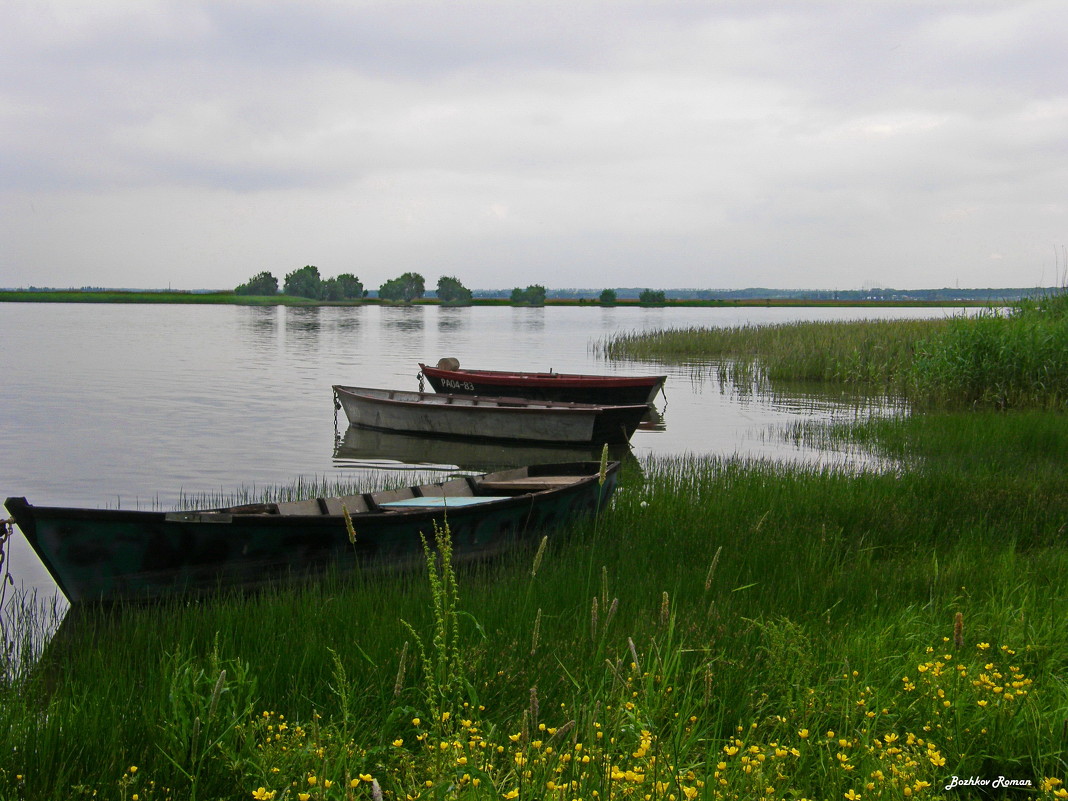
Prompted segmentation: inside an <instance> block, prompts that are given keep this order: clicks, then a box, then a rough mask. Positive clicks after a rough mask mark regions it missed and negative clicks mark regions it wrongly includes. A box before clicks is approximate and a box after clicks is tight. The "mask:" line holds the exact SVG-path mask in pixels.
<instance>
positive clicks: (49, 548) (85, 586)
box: [7, 463, 618, 604]
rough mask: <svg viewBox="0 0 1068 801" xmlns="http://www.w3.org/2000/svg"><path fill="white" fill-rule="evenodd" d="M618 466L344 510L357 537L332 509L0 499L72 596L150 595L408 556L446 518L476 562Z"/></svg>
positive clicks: (555, 522)
mask: <svg viewBox="0 0 1068 801" xmlns="http://www.w3.org/2000/svg"><path fill="white" fill-rule="evenodd" d="M587 467H588V468H589V469H590V470H593V471H596V469H597V465H596V463H593V464H587ZM617 471H618V464H613V466H612V468H611V469H610V470H609V472H608V474H607V476H606V480H605V483H604V485H603V486H602V485H601V484H600V483H599V482H598V480H597V478H596V476H594V477H593V478H592V480H585V481H583V482H582V483H578V484H574V485H571V486H568V487H566V488H564V489H560V490H553V491H549V492H536V493H531V494H525V495H519V496H516V497H514V498H509V499H507V500H503V501H495V502H492V503H486V504H483V505H476V506H467V507H456V508H452V509H448V510H447V511H446V510H442V509H440V508H438V509H430V510H420V511H406V512H368V513H360V514H354V515H352V522H353V526H354V527H355V531H356V541H355V543H352V542H350V541H349V538H348V532H347V529H346V527H345V523H344V519H343V518H342V517H340V516H336V515H322V516H278V515H240V514H234V515H216V514H211V513H206V514H198V513H189V514H168V513H165V512H136V511H112V510H94V509H63V508H53V507H32V506H30V505H29V504H27V503H26V502H25V499H21V498H9V499H8V501H7V507H8V510H9V511H10V512H11V514H12V515H13V516H14V517H15V520H16V522H17V523H18V525H19V528H20V529H21V530H22V531H23V533H24V534H25V535H26V538H27V539H28V540H29V542H30V544H31V545H32V546H33V548H34V550H35V551H36V552H37V554H38V556H39V557H40V558H41V560H42V561H43V562H44V564H45V566H46V567H47V568H48V570H49V572H50V573H51V574H52V577H53V578H54V579H55V581H56V583H57V584H58V585H59V587H60V589H61V590H62V591H63V593H64V594H65V595H66V596H67V598H68V600H69V601H70V602H71V603H72V604H79V603H84V602H95V601H106V602H111V601H119V600H124V601H127V600H128V601H153V600H159V599H162V598H166V597H171V596H174V595H181V594H208V593H212V592H217V591H219V590H222V589H230V588H240V589H250V588H256V587H261V586H263V585H265V584H268V583H271V582H274V581H281V580H287V579H292V578H295V577H307V576H314V575H316V574H321V573H323V572H324V571H326V570H328V569H330V568H331V567H335V566H336V567H338V568H341V569H347V568H352V567H354V566H356V565H359V566H374V565H380V566H403V565H408V564H417V563H418V562H420V561H421V560H422V558H423V551H422V543H421V538H420V535H423V536H425V537H427V538H428V539H429V540H432V539H433V536H434V530H435V526H439V527H440V526H443V525H444V524H445V522H446V515H447V522H448V526H449V530H450V532H451V536H452V541H453V550H454V555H455V557H456V559H457V560H468V559H478V558H486V557H489V556H492V555H494V554H497V553H500V552H501V551H504V550H506V549H508V548H509V547H511V546H512V545H514V544H515V543H517V542H519V541H522V540H525V539H528V538H532V537H534V536H537V535H540V534H541V533H543V532H548V531H551V530H553V529H557V528H559V527H561V526H563V525H565V524H567V523H569V522H571V521H572V520H574V519H575V518H576V517H577V516H581V515H584V514H588V513H591V512H593V511H594V510H595V509H597V508H598V507H599V506H603V505H604V504H605V503H606V502H607V501H608V499H609V498H610V497H611V494H612V492H613V491H614V489H615V484H616V475H617ZM168 518H169V519H168ZM209 520H211V521H212V522H208V521H209ZM215 520H218V522H215Z"/></svg>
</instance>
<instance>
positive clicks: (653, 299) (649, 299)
mask: <svg viewBox="0 0 1068 801" xmlns="http://www.w3.org/2000/svg"><path fill="white" fill-rule="evenodd" d="M638 302H639V303H642V304H645V305H647V306H648V305H654V304H660V303H667V298H665V297H664V291H663V290H661V289H656V290H654V289H645V290H642V293H641V294H640V295H638Z"/></svg>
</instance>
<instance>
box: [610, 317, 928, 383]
mask: <svg viewBox="0 0 1068 801" xmlns="http://www.w3.org/2000/svg"><path fill="white" fill-rule="evenodd" d="M947 324H948V323H947V321H946V320H852V321H840V322H794V323H782V324H779V325H744V326H735V327H728V328H676V329H666V330H661V331H653V332H637V333H624V334H618V335H616V336H613V337H609V338H607V339H605V340H602V341H601V342H599V343H597V349H598V350H599V351H600V352H601V353H603V355H604V356H605V357H606V358H610V359H647V360H654V361H660V362H667V363H680V362H681V363H695V362H709V361H717V362H726V363H728V364H729V365H731V366H732V368H733V370H734V371H735V372H736V373H737V374H739V375H741V376H749V375H752V374H754V373H755V372H756V371H758V370H759V372H760V374H761V375H763V376H765V377H767V378H768V379H770V380H773V381H836V382H846V383H874V384H879V385H887V386H890V387H895V388H896V387H897V386H899V385H900V384H901V382H902V380H903V377H904V373H905V371H906V369H907V368H908V366H909V365H910V364H911V362H912V357H913V352H914V349H915V347H916V345H917V344H918V343H919V342H922V341H924V340H926V339H929V338H931V337H932V336H935V335H936V334H937V333H938V332H940V331H941V330H942V329H943V328H944V327H945V326H946V325H947Z"/></svg>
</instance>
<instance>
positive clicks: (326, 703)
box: [0, 307, 1068, 801]
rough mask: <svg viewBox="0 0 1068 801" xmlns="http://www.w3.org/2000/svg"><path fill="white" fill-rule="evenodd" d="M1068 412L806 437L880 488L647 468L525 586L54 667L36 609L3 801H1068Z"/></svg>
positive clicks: (467, 579) (86, 626)
mask: <svg viewBox="0 0 1068 801" xmlns="http://www.w3.org/2000/svg"><path fill="white" fill-rule="evenodd" d="M1032 313H1034V314H1045V313H1046V312H1045V311H1044V310H1042V309H1040V308H1037V307H1036V308H1035V309H1033V310H1024V311H1021V312H1020V313H1019V314H1015V313H1014V314H1013V315H991V316H990V317H989V318H988V319H987V318H984V319H981V320H978V321H975V325H976V327H977V329H982V330H984V331H985V328H983V326H985V325H987V323H988V322H990V321H992V322H991V325H994V326H997V325H1003V324H1007V325H1018V324H1020V321H1021V320H1024V321H1026V320H1027V317H1026V315H1029V314H1032ZM959 324H960V325H967V324H969V323H968V322H967V321H964V320H962V321H960V323H959ZM1048 324H1049V318H1043V321H1042V322H1041V323H1035V325H1036V326H1039V325H1041V326H1045V325H1048ZM957 325H958V321H956V320H951V321H946V322H944V323H943V324H942V330H941V333H939V334H938V336H939V337H949V338H947V339H944V340H942V341H945V342H949V343H950V344H952V343H953V341H954V340H953V339H952V337H951V336H950V335H949V334H947V333H946V332H947V331H949V330H951V329H952V328H953V327H954V326H957ZM1053 326H1054V328H1056V324H1053ZM1043 330H1048V329H1043ZM846 333H847V334H848V332H846ZM856 336H857V337H861V336H862V335H861V334H857V335H856ZM998 336H1004V337H1005V340H1004V341H1007V342H1011V341H1015V340H1014V338H1013V337H1015V335H1008V334H1003V333H999V334H998ZM854 341H855V342H856V341H860V340H859V339H855V340H854ZM923 341H929V342H933V341H935V338H934V337H932V336H928V337H925V338H923ZM1024 341H1027V342H1033V341H1035V340H1032V339H1027V338H1026V337H1025V338H1024ZM884 350H886V351H887V352H890V351H891V350H893V348H892V347H891V346H890V345H886V346H885V348H884ZM912 352H913V354H914V358H916V354H921V355H922V354H927V353H929V352H932V351H931V350H930V349H929V348H928V349H923V348H919V347H916V348H914V349H913V350H912ZM686 358H691V357H689V356H688V357H686ZM692 358H695V359H696V358H698V357H697V356H696V355H695V356H692ZM761 358H763V355H762V356H761ZM1024 396H1025V395H1024V394H1021V395H1020V397H1024ZM1013 397H1016V396H1013ZM1048 400H1049V399H1048V398H1045V399H1043V400H1041V401H1040V402H1037V403H1035V404H1032V405H1033V406H1035V407H1036V408H1032V409H1027V410H1024V409H1019V410H1011V411H1003V410H1002V409H1004V408H1005V407H1006V406H1012V405H1013V404H1005V403H998V402H992V403H989V404H985V405H986V406H989V407H990V408H989V409H985V410H981V411H974V410H949V411H947V410H936V409H935V407H934V406H933V405H932V406H929V407H928V408H927V411H925V412H924V413H922V414H913V415H911V416H898V417H894V418H892V419H885V420H884V419H880V420H871V421H860V422H857V423H854V424H852V425H829V424H824V425H817V424H815V423H811V424H806V425H804V426H800V427H798V429H797V430H796V431H793V432H788V435H789V436H793V437H795V438H797V439H800V440H808V441H812V442H818V443H819V444H824V445H828V446H830V447H851V448H855V449H859V450H861V451H862V452H864V453H867V454H869V455H870V457H871V460H872V463H873V465H874V466H873V467H872V468H871V469H865V470H861V469H858V468H856V467H851V466H847V465H846V464H845V463H843V464H841V465H838V466H799V465H793V464H783V463H771V462H764V461H750V460H742V459H731V458H719V457H704V458H701V457H674V458H657V457H654V458H647V459H644V460H642V461H641V462H638V463H631V464H628V465H626V466H625V471H626V472H625V473H624V474H623V475H621V477H620V489H619V490H618V492H617V494H616V496H615V498H614V499H613V502H612V504H611V506H610V508H608V509H606V510H604V511H603V512H602V513H601V514H600V515H599V516H598V517H597V518H595V519H589V520H583V521H575V522H574V524H573V525H572V526H570V527H569V529H568V530H567V531H564V532H560V533H558V534H554V535H552V536H551V537H549V538H547V539H545V540H543V541H542V542H541V543H540V545H538V546H534V547H531V548H529V549H522V550H517V551H516V552H514V553H511V554H509V555H508V556H507V557H505V558H503V559H500V560H497V561H494V562H491V563H486V564H480V565H473V566H468V565H463V566H456V567H453V566H452V565H451V561H450V558H449V553H450V544H449V540H448V537H447V532H444V531H439V532H426V534H427V537H428V538H429V540H430V546H431V548H433V549H434V550H432V551H431V556H430V558H428V561H427V565H426V567H425V568H424V569H423V570H421V571H413V572H411V573H405V574H401V575H389V574H375V573H370V572H367V573H357V574H347V575H333V576H328V577H326V579H325V580H323V581H321V582H315V583H307V584H303V585H299V586H279V587H277V588H274V589H272V590H270V591H266V592H263V593H260V594H257V595H255V596H251V597H242V596H238V595H223V596H221V597H218V598H215V599H212V600H210V601H204V602H199V603H191V602H184V601H174V602H172V603H169V604H165V605H163V606H158V607H146V608H136V607H121V608H117V609H112V610H108V611H103V610H98V609H86V610H83V611H82V612H80V613H79V614H77V615H75V616H73V617H71V618H70V620H68V621H66V623H65V624H64V626H63V628H62V630H61V631H60V633H59V634H58V635H57V637H56V638H55V639H54V640H53V642H52V644H51V646H50V647H49V648H48V649H47V650H46V652H45V654H44V656H43V657H42V658H41V659H40V660H39V661H38V662H36V663H35V664H27V663H26V661H25V660H23V661H19V660H17V659H16V658H14V657H15V656H16V655H17V654H18V653H19V651H20V648H22V646H21V645H20V638H25V637H27V636H28V635H27V634H26V632H28V631H33V630H39V629H40V628H42V627H44V626H45V625H46V624H47V621H46V620H44V619H43V616H42V617H41V618H40V619H36V620H35V619H34V615H40V614H41V613H39V612H35V611H34V607H33V605H32V604H30V603H29V601H28V599H25V598H21V599H16V602H15V603H14V605H12V602H10V601H9V610H11V611H12V612H13V613H14V619H15V620H21V621H22V622H21V623H20V624H19V625H10V627H9V629H7V630H5V642H6V643H8V647H7V648H6V650H4V652H3V653H4V658H5V659H6V660H7V661H6V662H5V663H4V665H3V667H4V668H5V670H4V677H5V678H4V680H3V681H2V682H0V708H2V709H3V714H2V715H0V746H2V747H0V798H27V799H29V798H32V799H60V798H63V799H68V798H80V797H86V798H88V797H94V796H95V797H98V798H115V799H122V800H123V801H129V800H131V799H134V798H136V799H137V801H142V799H167V798H170V799H217V798H224V799H250V798H251V799H261V800H263V799H273V801H282V800H283V799H285V800H286V801H290V800H291V799H296V800H297V801H313V800H314V801H327V800H328V799H346V800H348V799H369V800H370V801H377V800H378V799H388V800H389V801H408V800H409V799H412V800H413V801H414V799H427V801H429V800H430V799H435V800H437V799H457V800H458V801H459V800H462V801H467V800H468V799H470V801H480V800H481V799H486V800H487V801H490V800H493V801H496V800H497V799H505V800H506V801H515V799H520V800H521V799H559V801H577V799H583V801H613V800H622V799H633V800H634V801H693V800H694V799H769V800H770V799H775V800H776V801H780V800H781V801H786V799H801V798H807V799H843V798H844V799H849V800H850V801H856V799H902V798H945V799H950V798H952V799H959V798H963V797H970V796H971V795H974V793H975V792H976V791H977V785H976V784H975V783H982V782H986V783H987V784H986V785H985V786H983V785H978V790H979V791H980V792H983V793H984V794H986V796H987V797H993V798H998V797H1006V798H1018V797H1022V798H1040V799H1054V798H1068V788H1066V786H1065V784H1064V781H1065V780H1068V759H1066V756H1065V755H1066V754H1068V680H1066V676H1068V594H1066V593H1065V592H1064V587H1065V586H1068V549H1066V547H1065V529H1066V526H1068V470H1066V469H1065V468H1066V466H1068V465H1066V461H1068V458H1066V454H1068V430H1066V427H1065V426H1064V425H1063V421H1064V418H1063V413H1061V412H1059V411H1050V409H1051V408H1054V407H1055V406H1056V404H1051V403H1049V402H1048ZM972 406H973V407H974V406H975V404H972ZM355 534H356V536H357V537H358V536H359V531H358V528H357V530H356V532H355ZM20 609H21V610H23V611H22V614H21V616H20V614H19V610H20ZM11 618H12V615H10V614H9V616H8V618H6V619H11ZM955 781H956V782H957V783H958V784H957V785H956V786H953V787H952V789H947V787H949V786H951V785H954V782H955ZM960 782H971V784H959V783H960Z"/></svg>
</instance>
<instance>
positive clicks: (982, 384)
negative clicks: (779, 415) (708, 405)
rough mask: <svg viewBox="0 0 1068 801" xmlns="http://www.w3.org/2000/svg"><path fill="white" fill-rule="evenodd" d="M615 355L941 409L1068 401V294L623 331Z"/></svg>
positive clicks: (612, 346) (613, 340)
mask: <svg viewBox="0 0 1068 801" xmlns="http://www.w3.org/2000/svg"><path fill="white" fill-rule="evenodd" d="M597 347H598V349H599V350H600V351H601V352H602V353H603V354H604V355H605V356H606V357H608V358H617V359H619V358H624V359H638V360H650V361H659V362H664V363H676V364H677V363H683V364H688V363H692V364H707V363H709V362H710V361H712V362H720V363H721V364H723V365H724V369H725V370H726V372H727V373H728V374H729V375H730V376H732V377H734V378H736V379H738V380H741V381H747V380H754V379H756V380H759V381H770V382H772V383H774V382H788V381H806V382H824V383H828V384H834V385H844V386H851V387H854V388H856V389H857V390H863V391H878V392H885V393H888V394H892V395H899V396H903V397H905V398H907V399H909V400H911V401H913V402H916V403H919V404H922V405H927V406H936V407H946V406H949V407H952V406H975V407H989V408H1002V409H1004V408H1036V407H1039V408H1054V409H1062V410H1063V409H1064V408H1065V406H1066V404H1068V294H1064V293H1062V294H1059V295H1055V296H1051V297H1047V298H1043V299H1040V300H1025V301H1021V302H1020V303H1018V304H1016V305H1014V306H1013V307H1011V308H1010V309H1008V310H1000V309H985V310H982V311H980V312H979V313H978V314H977V315H975V316H972V317H967V316H955V317H951V318H947V319H934V320H875V321H871V320H869V321H852V322H849V321H847V322H796V323H784V324H780V325H768V326H761V325H746V326H740V327H733V328H688V329H667V330H660V331H653V332H638V333H631V334H627V333H624V334H620V335H618V336H614V337H609V338H608V339H606V340H603V341H601V342H599V343H597Z"/></svg>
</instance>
